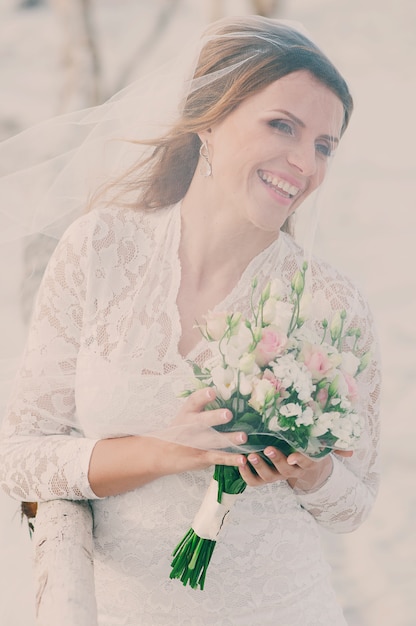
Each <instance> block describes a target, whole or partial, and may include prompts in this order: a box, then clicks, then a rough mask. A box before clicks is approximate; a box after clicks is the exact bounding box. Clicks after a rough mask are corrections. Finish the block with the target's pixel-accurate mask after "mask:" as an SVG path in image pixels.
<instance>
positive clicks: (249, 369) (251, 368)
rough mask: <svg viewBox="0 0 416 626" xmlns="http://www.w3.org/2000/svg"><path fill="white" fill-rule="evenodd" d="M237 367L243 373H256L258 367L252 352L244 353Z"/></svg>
mask: <svg viewBox="0 0 416 626" xmlns="http://www.w3.org/2000/svg"><path fill="white" fill-rule="evenodd" d="M238 369H239V370H240V371H241V372H242V373H243V374H258V373H259V371H260V369H259V367H258V366H257V365H256V356H255V354H254V352H250V353H246V354H244V355H243V356H242V357H241V359H240V360H239V362H238Z"/></svg>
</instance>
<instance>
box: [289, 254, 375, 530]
mask: <svg viewBox="0 0 416 626" xmlns="http://www.w3.org/2000/svg"><path fill="white" fill-rule="evenodd" d="M314 274H315V276H314V278H315V286H314V291H315V293H317V294H318V293H319V292H320V293H321V294H322V295H323V296H324V298H325V299H326V301H327V302H329V303H330V305H331V307H332V308H333V309H334V310H335V309H341V308H345V309H346V311H347V316H348V317H347V321H348V324H349V325H350V326H351V327H358V328H359V329H360V330H361V338H360V345H361V347H362V351H363V352H367V351H370V353H371V361H370V364H369V366H368V367H367V368H366V369H365V370H364V371H363V372H362V373H361V374H360V376H359V377H358V379H357V382H358V410H359V412H360V414H361V415H362V417H363V423H364V431H363V433H362V436H361V438H360V441H359V445H358V448H357V449H356V450H355V452H354V454H353V456H352V457H350V458H341V457H337V456H336V455H333V471H332V474H331V476H330V477H329V479H328V480H327V481H326V483H325V484H324V485H323V486H321V487H320V488H319V489H317V490H316V491H314V492H309V493H297V497H298V499H299V502H300V503H301V505H302V506H303V507H304V508H305V509H307V510H308V511H309V512H310V513H311V514H312V515H313V516H314V517H315V519H316V520H317V521H318V522H319V523H320V524H321V525H322V526H324V527H325V528H327V529H328V530H331V531H332V532H339V533H343V532H350V531H352V530H354V529H355V528H357V527H358V526H359V525H360V524H361V523H362V522H363V521H364V520H365V519H366V517H367V516H368V514H369V512H370V510H371V508H372V505H373V504H374V500H375V497H376V495H377V491H378V484H379V455H378V447H379V434H380V432H379V431H380V424H379V400H380V382H381V380H380V379H381V376H380V367H379V352H378V343H377V338H376V333H375V329H374V323H373V319H372V315H371V312H370V310H369V307H368V305H367V302H366V301H365V299H364V298H363V297H362V295H361V293H360V292H359V291H358V290H357V289H356V288H355V287H354V286H353V285H352V284H351V283H350V282H349V281H348V279H346V278H345V277H343V276H340V275H339V274H338V273H337V272H336V271H335V270H334V269H332V268H329V267H328V266H326V265H321V266H320V267H315V269H314Z"/></svg>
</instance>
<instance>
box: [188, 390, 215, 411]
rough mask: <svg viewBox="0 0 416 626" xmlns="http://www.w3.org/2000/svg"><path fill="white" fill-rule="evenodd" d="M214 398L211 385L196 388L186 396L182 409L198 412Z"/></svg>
mask: <svg viewBox="0 0 416 626" xmlns="http://www.w3.org/2000/svg"><path fill="white" fill-rule="evenodd" d="M215 398H216V393H215V390H214V389H212V388H211V387H208V388H204V389H198V390H197V391H194V392H193V393H191V395H190V396H188V397H187V398H186V400H185V402H184V404H183V409H184V410H185V411H188V412H195V413H199V412H200V411H203V410H204V408H205V407H206V406H207V404H209V403H210V402H212V401H213V400H215Z"/></svg>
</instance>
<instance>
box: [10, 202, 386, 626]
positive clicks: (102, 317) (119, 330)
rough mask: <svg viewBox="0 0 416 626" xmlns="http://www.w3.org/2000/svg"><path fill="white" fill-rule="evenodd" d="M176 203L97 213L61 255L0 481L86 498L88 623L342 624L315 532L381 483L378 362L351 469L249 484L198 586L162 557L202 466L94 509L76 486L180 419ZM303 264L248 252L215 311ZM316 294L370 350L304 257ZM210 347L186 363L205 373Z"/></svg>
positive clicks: (342, 525)
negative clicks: (322, 479)
mask: <svg viewBox="0 0 416 626" xmlns="http://www.w3.org/2000/svg"><path fill="white" fill-rule="evenodd" d="M180 234H181V219H180V207H179V206H176V207H173V208H169V209H166V210H162V211H157V212H154V213H149V214H145V215H144V214H142V213H137V212H133V211H117V210H100V211H93V212H91V213H89V214H87V215H85V216H83V217H82V218H80V219H79V220H78V221H77V222H75V223H74V224H73V225H72V226H71V227H70V229H69V230H68V231H67V233H66V234H65V236H64V237H63V239H62V241H61V242H60V244H59V245H58V248H57V249H56V251H55V253H54V255H53V257H52V260H51V262H50V264H49V267H48V269H47V271H46V274H45V277H44V280H43V284H42V287H41V290H40V294H39V298H38V301H37V305H36V309H35V314H34V319H33V322H32V325H31V330H30V334H29V340H28V344H27V349H26V353H25V357H24V361H23V366H22V369H21V372H20V376H19V378H18V381H17V384H16V388H15V390H14V392H13V394H12V399H11V402H10V406H9V410H8V414H7V416H6V418H5V420H4V425H3V438H2V443H1V456H2V462H1V476H0V480H1V485H2V487H3V489H5V490H6V492H7V493H9V494H10V495H11V496H12V497H14V498H16V499H21V500H35V501H42V500H50V499H55V498H64V499H74V500H76V499H90V500H91V503H92V507H93V515H94V537H95V559H94V568H95V582H96V595H97V602H98V614H99V618H98V623H99V625H100V626H110V625H111V626H113V625H116V624H117V625H126V626H127V625H130V626H140V625H145V626H151V625H158V626H162V625H164V626H173V625H175V624H178V625H179V624H180V625H181V626H198V625H213V626H214V625H215V626H218V625H223V626H226V625H227V626H228V625H229V626H238V625H250V626H251V625H252V624H282V625H284V626H338V625H339V626H341V624H345V620H344V618H343V616H342V612H341V610H340V608H339V606H338V604H337V601H336V599H335V597H334V593H333V591H332V589H331V586H330V584H329V581H328V576H329V568H328V565H327V564H326V563H325V561H324V560H323V556H322V553H321V548H320V539H319V528H318V526H319V525H322V526H323V527H325V528H327V529H329V530H332V531H334V532H348V531H351V530H353V529H354V528H356V527H357V526H358V525H359V524H360V523H361V522H362V521H363V520H364V518H365V517H366V515H367V514H368V512H369V510H370V509H371V506H372V504H373V501H374V497H375V493H376V490H377V482H378V468H377V451H376V448H377V440H378V421H377V420H378V417H377V400H378V396H379V378H378V370H377V364H376V362H375V361H374V362H373V363H372V364H371V365H370V367H369V368H367V370H365V372H364V373H363V375H362V377H361V381H360V410H361V411H362V413H363V414H364V415H365V423H366V429H365V433H364V435H363V437H362V439H361V446H360V449H359V450H358V451H357V452H356V453H355V454H354V456H353V457H352V458H351V459H348V460H341V459H339V458H334V461H333V463H334V467H333V472H332V475H331V476H330V478H329V479H328V480H327V482H326V483H325V484H324V485H323V486H322V487H321V488H320V489H318V490H316V491H315V492H313V493H295V492H294V491H293V490H292V489H291V488H290V487H289V486H288V485H287V484H286V483H284V482H278V483H275V484H273V485H269V486H265V487H263V488H261V489H253V488H248V489H247V490H246V491H245V492H244V493H243V494H241V496H240V497H239V498H238V500H237V503H236V504H235V506H234V508H233V509H232V511H231V513H230V514H229V515H228V517H227V523H226V524H225V526H224V527H223V529H222V531H221V534H220V539H219V542H218V544H217V547H216V549H215V551H214V555H213V558H212V561H211V564H210V568H209V571H208V576H207V581H206V586H205V590H204V591H203V592H201V591H199V590H193V589H191V588H189V587H183V585H182V584H181V583H180V582H179V581H178V580H170V579H169V573H170V560H171V552H172V549H173V548H174V547H175V545H176V543H177V542H178V541H179V539H180V538H181V537H182V536H183V534H184V533H185V532H186V531H187V530H188V528H189V525H190V523H191V521H192V519H193V517H194V515H195V513H196V511H197V510H198V508H199V505H200V503H201V501H202V498H203V496H204V494H205V491H206V488H207V485H208V483H209V480H210V477H211V475H212V471H211V470H207V471H200V472H192V473H183V474H180V475H174V476H168V477H165V478H161V479H158V480H156V481H154V482H152V483H150V484H147V485H145V486H144V487H141V488H139V489H136V490H135V491H132V492H130V493H127V494H124V495H120V496H116V497H110V498H103V499H98V498H97V497H96V496H95V495H94V493H93V492H92V490H91V488H90V486H89V484H88V480H87V473H88V464H89V459H90V455H91V451H92V449H93V447H94V445H95V443H96V440H97V439H100V438H105V437H111V436H118V435H123V434H128V433H134V434H143V435H145V434H147V433H149V432H151V431H154V430H156V429H162V428H164V427H166V426H167V425H168V424H169V422H170V420H171V419H172V418H173V417H174V415H175V414H176V412H177V408H178V406H179V402H180V400H178V398H177V393H176V392H177V386H178V381H182V383H183V385H185V384H186V381H187V380H188V379H189V376H190V375H191V369H190V366H189V364H188V363H187V361H186V360H185V359H184V358H182V357H181V356H180V354H179V352H178V348H177V346H178V340H179V337H180V332H181V330H180V319H179V315H178V310H177V308H176V295H177V291H178V286H179V283H180V275H181V268H180V264H179V259H178V246H179V241H180ZM302 261H303V258H302V255H301V253H300V250H299V248H298V247H297V246H296V244H295V243H294V242H293V241H292V239H291V238H290V237H289V236H287V235H283V234H282V235H281V236H280V237H279V239H278V241H276V242H275V243H273V244H272V245H271V246H269V247H268V248H267V249H266V250H264V251H263V252H262V253H261V254H260V255H259V256H257V257H256V258H255V259H253V261H252V262H251V263H250V264H249V266H248V267H247V268H246V270H245V272H244V274H243V276H242V277H241V280H240V282H239V284H238V285H237V286H236V288H235V289H234V290H233V291H232V292H231V293H230V294H229V295H228V297H227V298H226V299H225V300H224V301H223V302H222V303H221V304H220V305H218V307H217V308H218V309H219V310H221V309H224V308H226V309H228V310H232V309H235V310H240V311H242V312H243V313H246V314H248V310H247V309H248V301H249V298H248V295H249V293H250V285H251V281H252V278H253V277H254V276H257V277H258V279H259V281H260V283H262V282H267V280H269V279H270V278H271V277H273V276H278V277H280V278H282V279H283V280H285V281H290V279H291V277H292V276H293V273H294V271H295V270H296V269H297V268H298V267H299V266H300V264H301V263H302ZM313 292H314V296H318V295H319V294H320V293H321V294H323V295H324V296H325V298H326V301H327V302H328V303H329V306H330V307H332V308H333V309H338V308H341V307H343V308H346V309H347V311H353V312H354V316H353V317H354V318H353V317H352V316H349V318H348V323H349V324H352V325H359V326H360V328H361V331H362V340H361V341H362V343H363V345H367V346H369V345H370V344H373V342H374V336H373V328H372V322H371V316H370V314H369V311H368V308H367V306H366V303H365V301H364V300H363V299H362V297H361V295H360V294H359V292H357V290H356V289H355V288H354V287H353V286H352V285H351V284H350V282H348V280H346V279H345V277H343V276H341V275H340V274H339V273H337V272H336V271H335V270H333V269H332V268H330V267H329V266H327V265H326V264H324V263H322V262H320V261H317V260H315V261H314V262H313ZM208 354H209V350H208V345H207V344H206V343H205V342H204V340H201V342H200V344H199V345H198V346H197V347H196V348H195V349H194V350H193V351H192V353H191V354H189V355H188V358H192V359H194V360H198V361H200V362H203V361H204V359H205V358H206V357H207V355H208Z"/></svg>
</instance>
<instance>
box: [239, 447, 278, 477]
mask: <svg viewBox="0 0 416 626" xmlns="http://www.w3.org/2000/svg"><path fill="white" fill-rule="evenodd" d="M247 460H248V462H249V463H250V466H251V467H252V468H253V470H252V471H253V472H254V473H255V474H257V476H258V477H259V478H260V479H261V480H262V481H263V482H266V483H272V482H275V481H276V480H278V479H279V478H280V475H279V471H278V469H277V468H276V467H275V466H271V465H270V464H269V463H267V462H266V461H265V460H264V459H263V458H262V457H261V456H260V455H259V454H249V455H248V457H247Z"/></svg>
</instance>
